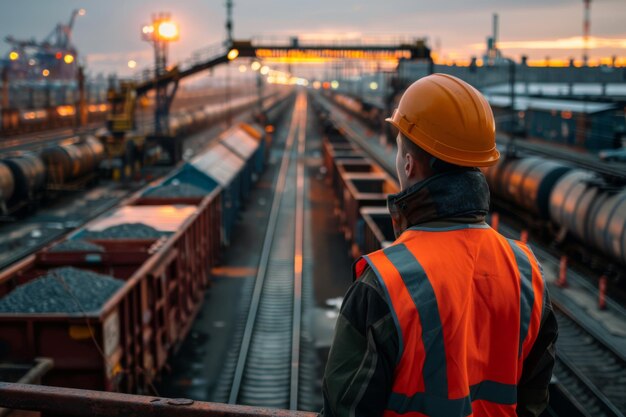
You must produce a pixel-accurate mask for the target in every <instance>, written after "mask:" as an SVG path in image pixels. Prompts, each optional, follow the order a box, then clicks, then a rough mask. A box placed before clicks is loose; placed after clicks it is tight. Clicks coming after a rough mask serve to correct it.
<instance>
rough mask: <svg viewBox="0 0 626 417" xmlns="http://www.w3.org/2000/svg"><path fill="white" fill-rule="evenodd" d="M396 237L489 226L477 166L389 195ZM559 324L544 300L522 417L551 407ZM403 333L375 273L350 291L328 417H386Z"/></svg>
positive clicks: (329, 375)
mask: <svg viewBox="0 0 626 417" xmlns="http://www.w3.org/2000/svg"><path fill="white" fill-rule="evenodd" d="M388 207H389V211H390V213H391V216H392V219H393V222H394V229H395V231H396V235H399V234H401V233H402V231H404V230H405V229H406V228H408V227H410V226H414V225H418V224H419V225H425V226H429V227H448V226H450V225H454V224H459V223H483V222H484V221H485V216H486V215H487V212H488V209H489V188H488V186H487V183H486V181H485V178H484V176H483V174H482V173H481V172H480V171H479V170H475V169H461V170H451V171H448V172H445V173H441V174H437V175H434V176H432V177H430V178H428V179H426V180H424V181H422V182H420V183H418V184H416V185H414V186H412V187H410V188H408V189H406V190H405V191H403V192H401V193H399V194H395V195H391V196H389V200H388ZM556 337H557V324H556V319H555V317H554V313H553V312H552V306H551V304H550V299H549V297H547V298H546V303H545V310H544V312H543V314H542V321H541V327H540V330H539V334H538V337H537V340H536V342H535V344H534V346H533V348H532V350H531V352H530V354H529V355H528V357H527V358H526V360H525V361H524V368H523V373H522V377H521V380H520V382H519V384H518V389H517V413H518V415H519V416H538V415H539V414H541V412H542V411H543V410H544V409H545V407H546V406H547V403H548V384H549V382H550V378H551V376H552V368H553V367H554V357H555V351H554V343H555V341H556ZM398 343H399V342H398V335H397V331H396V327H395V325H394V321H393V318H392V314H391V310H390V306H389V305H388V304H387V301H386V297H385V296H384V293H383V290H382V288H381V286H380V284H379V282H378V279H377V278H376V275H375V274H374V273H373V272H372V271H371V270H366V271H365V272H364V274H363V275H362V277H361V278H360V279H359V280H358V281H356V282H354V283H353V284H352V286H351V287H350V289H349V290H348V292H347V294H346V296H345V298H344V301H343V304H342V306H341V312H340V315H339V317H338V319H337V324H336V327H335V336H334V340H333V344H332V347H331V350H330V354H329V357H328V362H327V365H326V370H325V374H324V382H323V393H324V410H323V411H322V414H323V415H325V416H327V417H328V416H337V417H348V416H350V417H354V416H381V415H382V413H383V410H384V409H385V408H386V405H387V398H388V397H389V393H390V392H391V387H392V385H393V377H394V370H395V366H396V363H397V361H396V359H397V356H398V348H399V345H398Z"/></svg>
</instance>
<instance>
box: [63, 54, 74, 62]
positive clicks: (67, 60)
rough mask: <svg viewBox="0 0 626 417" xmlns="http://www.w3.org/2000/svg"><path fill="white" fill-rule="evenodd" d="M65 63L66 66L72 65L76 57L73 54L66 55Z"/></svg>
mask: <svg viewBox="0 0 626 417" xmlns="http://www.w3.org/2000/svg"><path fill="white" fill-rule="evenodd" d="M63 62H65V63H66V64H71V63H72V62H74V55H72V54H66V55H65V56H64V57H63Z"/></svg>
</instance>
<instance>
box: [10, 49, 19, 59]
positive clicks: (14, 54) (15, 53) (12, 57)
mask: <svg viewBox="0 0 626 417" xmlns="http://www.w3.org/2000/svg"><path fill="white" fill-rule="evenodd" d="M19 57H20V54H18V53H17V52H16V51H11V52H10V53H9V59H10V60H11V61H16V60H17V59H18V58H19Z"/></svg>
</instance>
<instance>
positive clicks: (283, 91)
mask: <svg viewBox="0 0 626 417" xmlns="http://www.w3.org/2000/svg"><path fill="white" fill-rule="evenodd" d="M590 3H591V0H583V6H584V12H585V13H584V30H583V38H584V50H583V51H582V61H581V62H582V64H580V65H578V64H576V62H575V61H574V60H572V61H571V62H570V65H569V66H564V67H551V66H547V65H546V66H534V65H531V64H530V63H529V62H528V61H527V60H526V59H524V58H522V59H520V60H514V59H512V58H511V57H509V56H507V55H506V54H505V51H504V50H503V48H501V45H502V40H501V38H502V37H501V35H500V29H499V18H500V17H499V16H500V15H499V14H495V13H494V14H493V15H492V27H491V34H490V35H489V37H488V38H487V42H486V50H485V53H484V55H483V56H482V57H479V58H474V59H472V60H471V61H470V62H469V63H468V65H460V64H458V65H457V64H455V63H442V62H438V61H437V59H435V54H433V53H432V51H431V48H430V45H429V42H428V40H427V39H426V38H424V37H415V36H408V37H406V38H403V39H400V40H398V39H396V40H394V41H389V40H388V39H382V38H378V39H374V40H373V41H371V42H370V41H368V40H365V39H359V40H358V41H354V42H348V41H335V42H332V41H328V40H313V39H311V38H305V37H302V36H291V37H283V38H281V39H279V40H276V39H273V40H268V39H265V40H264V39H261V38H250V39H241V38H238V37H236V36H235V33H234V21H233V6H234V5H233V2H232V1H231V0H227V1H226V3H225V6H226V23H225V35H224V39H223V40H222V41H218V42H215V43H214V44H213V45H211V46H209V47H207V48H204V49H202V51H201V52H198V53H194V54H193V55H192V58H191V59H188V60H186V61H183V62H171V59H170V56H171V54H170V52H171V48H175V47H176V46H175V45H176V43H175V42H176V41H177V40H178V39H179V37H180V36H181V35H180V34H179V28H178V26H177V22H176V16H174V15H171V14H169V13H155V14H154V15H152V16H151V21H150V22H149V23H146V24H143V25H141V26H140V25H139V24H138V25H137V27H138V28H139V29H140V30H139V33H137V34H136V36H138V37H140V38H141V39H142V40H143V41H145V42H147V43H149V45H150V47H151V49H152V51H153V53H154V66H151V67H150V68H149V69H146V70H143V71H141V75H139V76H136V77H129V78H118V77H111V78H110V79H109V80H108V81H107V82H104V80H103V79H100V80H99V82H98V83H97V84H98V89H97V90H98V92H96V93H93V94H91V93H90V91H91V90H90V88H92V87H93V86H94V85H95V83H94V80H88V79H86V77H85V76H84V72H85V71H84V68H82V67H81V65H79V62H78V61H79V57H80V56H81V55H83V54H85V52H86V51H81V52H80V54H79V51H77V50H76V48H75V47H74V46H73V44H72V36H71V34H72V28H73V25H74V22H75V20H76V19H77V18H78V17H79V16H82V15H83V14H84V13H85V11H84V10H82V9H79V10H75V11H74V12H73V13H72V15H71V19H70V21H69V22H68V23H66V24H65V23H62V24H59V25H57V27H56V28H55V30H54V31H53V32H52V33H51V34H50V36H48V37H47V38H46V39H45V40H44V41H42V42H38V41H35V40H27V41H24V40H22V41H20V40H16V39H13V38H11V37H9V38H7V40H8V42H10V44H11V45H12V50H11V51H10V52H9V55H8V56H7V59H6V60H3V61H2V62H3V64H6V65H4V67H3V68H4V69H3V78H2V101H1V102H0V103H1V106H2V107H1V111H2V118H1V119H0V222H1V223H0V248H1V249H2V250H1V251H0V407H7V408H10V409H15V410H32V411H36V412H42V413H44V414H51V415H66V414H67V415H69V414H71V415H76V416H82V415H85V416H86V415H98V416H103V417H105V416H107V417H108V416H119V415H137V416H143V415H154V414H155V413H156V414H163V413H166V414H167V413H172V414H179V415H190V416H191V415H199V414H202V413H206V414H207V415H236V416H241V417H244V416H257V417H261V416H266V415H267V416H270V415H281V416H289V417H312V416H314V415H315V414H313V412H318V411H319V410H320V409H321V408H322V406H323V404H322V394H321V377H322V375H323V372H324V365H325V361H326V358H327V356H328V351H329V349H330V340H331V337H332V332H333V328H334V327H335V322H336V320H337V317H338V316H339V315H340V310H339V308H340V305H341V300H342V297H343V296H344V294H345V292H346V290H347V289H348V287H349V285H350V284H351V282H350V281H351V279H350V278H351V277H350V274H349V272H348V271H350V270H351V268H352V265H353V263H354V261H355V260H357V259H359V258H360V257H361V256H362V255H366V254H368V253H372V252H374V251H378V250H379V249H384V248H387V247H388V246H389V245H390V244H392V242H394V241H395V240H396V236H395V233H394V224H393V222H392V219H391V216H390V213H389V210H388V208H387V204H388V196H389V195H390V194H394V193H397V192H399V191H400V188H401V187H400V184H399V181H398V180H397V178H396V176H397V170H396V152H395V151H396V149H395V146H396V145H395V143H396V142H395V140H396V135H397V131H395V130H391V128H390V127H385V126H386V124H385V123H384V120H385V118H386V117H389V116H390V115H391V114H392V110H393V109H394V108H396V107H397V105H398V100H399V99H400V96H401V95H402V93H403V92H404V90H405V89H406V88H407V87H408V86H409V85H410V84H411V83H412V82H413V81H415V80H416V79H419V78H422V77H425V76H427V75H430V74H432V73H444V74H450V75H453V76H456V77H458V78H461V79H463V80H465V81H467V82H468V83H470V84H471V85H473V86H474V87H475V88H476V89H477V90H478V91H479V92H480V93H481V94H478V93H476V96H477V97H478V96H482V97H484V98H485V99H486V100H487V101H486V102H488V103H489V106H490V107H491V110H492V113H493V115H494V116H495V124H496V142H497V144H498V151H496V150H494V149H492V151H493V154H497V153H498V152H499V154H500V155H501V158H500V160H499V161H498V163H497V164H494V165H493V166H489V167H483V168H481V169H482V172H483V175H484V178H485V180H486V182H487V183H488V185H489V190H490V203H489V214H488V216H487V217H486V223H488V225H487V224H484V225H483V224H481V226H480V227H484V228H487V227H491V228H493V229H495V230H497V231H498V232H499V233H501V234H502V235H504V236H505V237H507V238H510V239H516V240H520V241H523V242H524V243H528V245H529V246H530V247H531V248H532V250H533V252H534V254H535V256H536V260H537V261H538V262H539V263H541V264H542V265H543V271H542V273H541V274H542V275H543V279H544V280H545V281H543V282H545V286H546V288H548V289H549V291H550V297H551V299H552V303H553V307H554V312H555V316H556V320H557V321H558V325H559V328H560V329H559V333H560V335H559V341H558V343H559V344H558V346H557V347H558V349H557V357H556V365H555V368H554V378H553V380H552V382H551V384H550V403H549V404H548V409H547V410H546V411H545V413H544V414H542V415H550V416H568V417H570V416H574V417H578V416H588V415H593V416H596V415H598V416H616V417H623V416H624V415H625V414H626V402H625V398H624V395H623V393H624V390H625V389H626V386H625V383H626V381H624V375H625V372H626V343H625V342H624V340H626V339H625V337H626V327H625V326H626V325H625V323H626V113H625V111H626V67H620V66H619V65H607V66H601V67H597V66H590V65H589V51H588V45H589V28H590V18H591V17H590ZM138 23H139V22H138ZM31 62H32V63H31ZM312 62H317V63H321V66H320V68H321V69H322V70H320V71H318V73H317V75H314V76H310V77H306V78H305V77H304V76H302V75H301V74H300V73H299V72H298V71H299V67H298V65H300V64H310V63H312ZM219 66H222V67H226V68H227V69H228V70H229V71H232V72H233V73H235V74H236V73H237V71H238V72H240V73H241V74H244V73H246V72H247V73H248V74H252V77H248V79H247V80H246V81H245V82H244V81H242V82H241V83H239V84H236V83H229V84H227V85H223V86H219V87H216V86H211V87H208V88H202V89H200V88H196V89H193V88H189V89H188V88H186V86H187V85H188V84H186V83H188V82H189V81H190V80H192V77H193V76H197V75H198V74H201V73H204V72H208V71H210V70H212V69H214V68H216V67H219ZM248 74H245V75H246V76H247V75H248ZM231 76H232V74H230V72H229V77H231ZM447 78H451V77H446V79H447ZM33 80H34V81H36V82H37V85H38V86H39V87H41V88H40V90H37V89H35V88H34V87H33V88H31V87H29V85H30V84H29V83H31V84H32V82H33ZM59 83H60V84H64V85H66V87H67V89H68V90H67V91H70V92H71V93H67V92H66V95H67V96H68V97H64V98H60V97H56V95H57V92H56V90H55V88H56V85H57V84H59ZM39 87H38V88H39ZM29 88H31V89H30V90H29ZM468 89H471V91H472V92H474V93H475V91H474V89H472V88H471V87H468ZM23 91H28V93H27V94H26V95H27V96H29V97H27V99H24V100H22V99H18V96H17V94H20V92H23ZM38 91H42V92H38ZM59 94H60V93H59ZM489 106H483V110H484V111H485V113H486V114H487V113H488V114H491V112H490V111H489ZM398 120H400V119H397V120H395V122H398ZM439 127H440V128H445V126H439ZM411 129H413V127H411ZM476 174H477V175H481V174H480V173H479V172H478V171H476ZM481 177H482V175H481ZM338 271H345V274H343V275H342V273H341V272H338ZM344 275H345V276H344ZM535 275H538V274H535ZM531 281H532V279H531ZM520 285H521V284H520ZM542 285H543V284H542ZM531 291H532V288H531ZM480 348H481V347H480V346H478V347H476V349H480ZM520 349H521V344H520ZM465 399H467V400H469V401H468V406H469V409H470V410H471V407H472V402H474V401H478V400H480V393H479V392H477V390H471V391H470V393H469V394H468V395H467V397H465ZM450 400H451V401H457V400H458V399H455V398H451V399H450ZM225 403H227V404H225ZM298 410H305V411H298ZM3 413H4V410H3V409H2V408H0V415H2V414H3Z"/></svg>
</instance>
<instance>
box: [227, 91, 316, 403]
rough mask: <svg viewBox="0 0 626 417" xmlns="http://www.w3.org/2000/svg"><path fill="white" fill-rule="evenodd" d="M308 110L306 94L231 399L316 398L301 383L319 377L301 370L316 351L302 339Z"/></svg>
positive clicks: (288, 146)
mask: <svg viewBox="0 0 626 417" xmlns="http://www.w3.org/2000/svg"><path fill="white" fill-rule="evenodd" d="M306 115H307V101H306V96H305V95H304V94H302V93H300V94H299V95H298V97H297V99H296V104H295V109H294V115H293V119H292V121H291V125H290V128H289V132H288V135H287V140H286V143H285V151H284V154H283V158H282V161H281V166H280V170H279V173H278V179H277V181H276V186H275V192H274V198H273V202H272V206H271V210H270V215H269V220H268V225H267V229H266V233H265V238H264V242H263V249H262V252H261V259H260V262H259V267H258V272H257V276H256V280H255V284H254V290H253V293H252V298H251V302H250V308H249V310H248V315H247V318H246V322H245V327H244V331H243V337H242V341H241V347H240V350H239V355H238V357H237V361H236V368H235V371H234V376H233V379H232V388H231V390H230V395H229V399H228V402H229V403H231V404H243V405H254V406H262V407H275V408H289V409H292V410H296V409H301V408H304V407H302V405H301V404H302V403H309V402H310V399H308V398H301V395H300V394H301V393H307V392H309V391H308V390H307V389H306V388H305V387H302V386H301V385H306V384H308V383H309V381H310V379H311V378H312V377H314V372H306V371H305V372H303V375H302V376H301V372H300V371H301V365H303V364H302V362H301V359H300V358H301V353H304V354H306V352H307V351H310V350H309V349H307V347H306V346H304V344H303V343H302V341H303V340H305V342H308V341H310V340H311V338H310V337H307V333H308V332H307V331H306V330H305V331H303V328H302V326H301V324H302V322H303V320H302V311H303V310H302V307H303V302H305V303H306V298H307V296H308V294H309V293H310V291H311V288H310V286H309V285H306V284H305V283H304V280H303V272H304V271H305V265H304V259H305V257H306V256H305V230H304V229H305V221H304V215H305V212H304V205H305V196H304V190H305V173H304V159H303V158H304V152H305V136H306V126H307V121H306ZM296 138H297V139H296ZM303 338H304V339H303ZM305 344H306V343H305ZM303 369H307V367H306V365H304V366H303ZM301 378H304V379H305V380H306V381H304V380H302V379H301Z"/></svg>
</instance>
